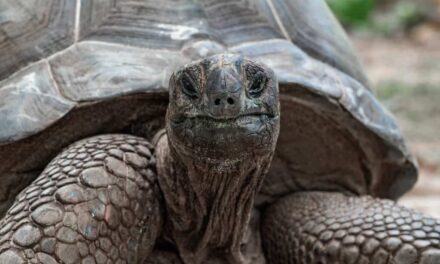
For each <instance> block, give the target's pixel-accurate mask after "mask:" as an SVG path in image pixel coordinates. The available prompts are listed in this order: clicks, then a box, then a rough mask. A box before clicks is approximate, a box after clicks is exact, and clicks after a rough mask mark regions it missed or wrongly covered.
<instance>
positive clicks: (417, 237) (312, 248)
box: [262, 192, 440, 264]
mask: <svg viewBox="0 0 440 264" xmlns="http://www.w3.org/2000/svg"><path fill="white" fill-rule="evenodd" d="M262 237H263V248H264V250H265V253H266V257H267V260H268V263H276V264H277V263H280V264H287V263H301V264H306V263H307V264H308V263H321V264H324V263H353V264H354V263H356V264H367V263H369V264H384V263H388V264H391V263H393V264H416V263H420V264H439V263H440V242H439V240H440V220H435V219H433V218H429V217H426V216H423V215H421V214H419V213H417V212H415V211H413V210H410V209H407V208H404V207H401V206H398V205H396V204H395V203H394V202H392V201H389V200H381V199H374V198H372V197H369V196H364V197H347V196H345V195H343V194H340V193H327V192H302V193H295V194H292V195H290V196H287V197H285V198H283V199H281V200H280V201H277V202H276V203H275V204H273V205H272V206H270V207H269V208H268V209H267V211H266V213H265V216H264V220H263V226H262Z"/></svg>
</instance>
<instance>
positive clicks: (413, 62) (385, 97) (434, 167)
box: [352, 32, 440, 217]
mask: <svg viewBox="0 0 440 264" xmlns="http://www.w3.org/2000/svg"><path fill="white" fill-rule="evenodd" d="M437 33H438V32H437ZM437 33H436V34H430V36H428V37H426V36H424V35H423V34H424V32H419V33H418V34H421V35H420V36H419V35H418V36H416V38H415V39H416V40H414V38H413V39H408V38H407V39H385V38H378V37H365V36H364V37H360V36H353V37H352V39H353V43H354V47H355V49H356V50H357V52H358V54H359V56H360V58H361V60H362V62H363V64H364V66H365V69H366V71H367V74H368V75H369V77H370V80H371V82H372V84H373V86H374V87H375V90H376V94H377V95H378V97H379V99H380V100H381V101H382V102H383V103H384V104H385V105H386V106H387V108H388V109H389V110H390V111H391V112H392V113H393V114H394V115H395V116H396V118H397V121H398V123H399V125H400V127H401V129H402V131H403V133H404V135H405V136H406V138H407V140H408V145H409V147H410V148H411V150H412V151H413V153H414V154H415V156H416V158H417V160H418V162H419V166H420V175H419V181H418V182H417V185H416V187H415V188H414V189H413V190H412V191H411V192H410V193H408V194H406V195H405V196H404V197H403V198H402V199H401V200H400V201H399V202H400V203H401V204H403V205H405V206H408V207H412V208H416V209H418V210H420V211H423V212H424V213H426V214H429V215H432V216H436V217H440V33H438V34H437Z"/></svg>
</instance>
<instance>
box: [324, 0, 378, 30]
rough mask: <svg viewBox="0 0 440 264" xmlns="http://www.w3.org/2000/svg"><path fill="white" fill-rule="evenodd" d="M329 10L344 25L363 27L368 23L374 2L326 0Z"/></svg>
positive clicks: (369, 0) (363, 0) (368, 0)
mask: <svg viewBox="0 0 440 264" xmlns="http://www.w3.org/2000/svg"><path fill="white" fill-rule="evenodd" d="M327 2H328V4H329V6H330V8H331V9H332V10H333V12H334V13H335V14H336V16H337V17H338V18H339V20H340V21H341V22H342V23H343V24H345V25H355V26H357V25H363V24H365V23H367V22H368V21H369V17H370V14H371V12H372V11H373V10H374V7H375V0H327Z"/></svg>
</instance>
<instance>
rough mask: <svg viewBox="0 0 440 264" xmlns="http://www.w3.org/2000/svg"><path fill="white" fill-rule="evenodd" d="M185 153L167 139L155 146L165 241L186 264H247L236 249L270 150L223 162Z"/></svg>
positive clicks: (266, 168)
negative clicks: (169, 240) (174, 245)
mask: <svg viewBox="0 0 440 264" xmlns="http://www.w3.org/2000/svg"><path fill="white" fill-rule="evenodd" d="M183 152H184V151H179V149H178V147H175V146H173V145H172V142H171V141H170V140H169V138H168V137H167V135H166V134H164V135H163V136H162V137H161V138H160V140H159V141H158V144H157V148H156V155H157V160H158V172H159V175H160V177H159V179H160V180H159V183H160V187H161V189H162V192H163V195H164V198H165V204H166V211H167V223H166V226H165V229H166V233H167V234H166V236H167V237H168V238H169V239H171V240H173V242H174V243H175V244H176V246H177V248H178V250H179V254H180V256H181V258H182V260H183V261H184V262H185V263H192V264H197V263H206V261H207V260H208V259H209V260H212V259H215V260H216V261H215V263H218V261H220V263H246V262H245V260H244V259H243V257H242V254H241V252H240V244H241V242H242V239H243V236H244V234H245V232H246V229H247V227H248V223H249V219H250V214H251V210H252V208H253V202H254V198H255V195H256V193H257V192H258V190H259V188H260V186H261V183H262V181H263V179H264V175H265V174H266V172H267V170H268V167H269V164H270V162H271V159H272V155H273V151H272V152H270V151H269V152H265V153H264V154H262V153H243V155H245V156H243V157H242V158H238V159H235V160H228V159H224V160H221V161H219V160H215V161H213V160H209V159H206V158H203V157H198V156H197V155H189V154H184V153H183Z"/></svg>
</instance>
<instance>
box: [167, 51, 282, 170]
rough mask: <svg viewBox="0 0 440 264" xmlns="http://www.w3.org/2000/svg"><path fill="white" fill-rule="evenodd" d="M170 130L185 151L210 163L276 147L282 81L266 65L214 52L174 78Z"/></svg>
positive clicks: (172, 138)
mask: <svg viewBox="0 0 440 264" xmlns="http://www.w3.org/2000/svg"><path fill="white" fill-rule="evenodd" d="M169 87H170V102H169V106H168V112H167V121H166V122H167V133H168V136H169V140H170V143H171V145H172V146H173V147H174V148H175V149H176V150H177V151H178V152H179V153H180V154H184V155H189V156H191V157H192V158H196V159H204V160H209V161H214V162H215V161H233V160H243V159H246V158H249V157H255V156H256V155H261V154H268V153H271V152H272V151H273V150H274V149H275V145H276V141H277V137H278V132H279V126H280V123H279V120H280V118H279V115H280V110H279V100H278V83H277V80H276V78H275V75H274V72H273V71H272V70H271V69H269V68H268V67H267V66H265V65H262V64H259V63H256V62H254V61H251V60H249V59H246V58H244V57H242V56H240V55H232V54H222V55H215V56H212V57H209V58H206V59H203V60H201V61H198V62H194V63H192V64H189V65H186V66H184V67H182V68H181V69H180V70H178V71H177V72H175V73H174V74H173V75H172V76H171V79H170V85H169Z"/></svg>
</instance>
